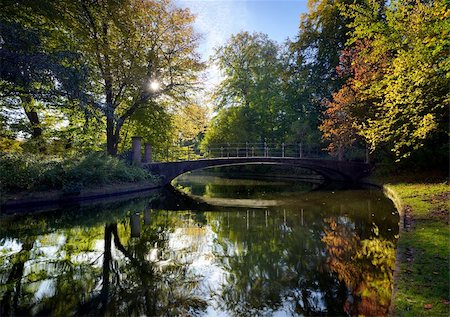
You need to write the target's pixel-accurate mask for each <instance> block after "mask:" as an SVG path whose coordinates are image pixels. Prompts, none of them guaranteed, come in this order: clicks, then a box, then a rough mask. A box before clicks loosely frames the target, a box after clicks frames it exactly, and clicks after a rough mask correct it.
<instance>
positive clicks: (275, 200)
mask: <svg viewBox="0 0 450 317" xmlns="http://www.w3.org/2000/svg"><path fill="white" fill-rule="evenodd" d="M202 179H203V181H202ZM177 186H179V187H180V188H182V189H183V190H184V191H185V192H188V193H189V194H190V195H191V196H186V195H180V194H179V193H177V192H175V191H171V190H168V191H166V192H155V193H153V194H151V195H149V196H148V197H146V198H145V199H138V200H133V201H129V202H126V203H120V204H112V205H111V204H110V205H98V206H93V207H89V208H75V207H74V208H71V209H65V210H62V211H55V212H53V213H46V214H42V215H37V216H27V217H20V218H10V217H9V218H3V219H1V220H0V221H1V226H0V237H1V238H0V280H1V286H0V300H1V312H0V315H1V316H8V315H60V316H67V315H139V316H142V315H147V316H154V315H156V316H175V315H182V316H186V315H211V316H292V315H314V316H315V315H347V314H349V315H358V314H360V315H366V316H373V315H385V314H386V313H387V309H388V307H389V302H390V296H391V289H392V270H393V266H394V262H395V243H396V235H397V233H398V215H397V214H396V213H395V209H394V206H393V204H392V203H391V202H390V201H389V200H388V199H386V198H385V197H384V196H383V194H382V193H381V192H379V191H377V190H334V191H320V190H318V191H311V190H313V189H317V188H318V187H319V186H318V184H317V183H298V182H296V183H293V182H287V181H280V180H276V181H274V182H269V181H267V180H243V179H235V180H230V179H223V178H220V177H217V176H216V177H214V178H200V177H196V176H195V175H191V176H189V177H185V178H182V179H179V180H178V184H177ZM227 201H228V203H227ZM252 204H253V205H252ZM255 206H256V207H257V208H255Z"/></svg>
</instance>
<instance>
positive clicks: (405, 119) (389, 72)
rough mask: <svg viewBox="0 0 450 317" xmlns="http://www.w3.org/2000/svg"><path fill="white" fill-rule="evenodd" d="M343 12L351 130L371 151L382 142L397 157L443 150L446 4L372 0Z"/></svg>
mask: <svg viewBox="0 0 450 317" xmlns="http://www.w3.org/2000/svg"><path fill="white" fill-rule="evenodd" d="M343 12H344V14H345V15H346V16H347V17H349V18H351V19H352V20H353V22H352V23H351V24H350V25H349V26H351V28H352V33H351V40H350V41H349V45H350V46H349V48H350V49H353V50H354V58H353V61H352V67H351V69H352V71H351V72H350V75H351V78H350V79H349V81H348V82H347V84H348V85H349V86H350V87H352V89H353V91H354V92H355V102H353V103H352V104H351V105H350V104H348V106H349V108H350V110H351V112H352V113H353V117H354V118H355V119H356V123H357V124H356V126H357V133H358V134H359V135H361V136H362V137H364V139H365V140H366V141H367V142H368V143H369V144H370V147H371V150H372V151H374V150H380V149H383V148H386V149H388V150H389V151H390V152H391V153H392V154H393V155H394V157H395V159H396V160H401V159H404V158H407V157H409V156H410V155H411V154H413V153H414V152H417V151H418V150H419V149H421V148H425V149H426V148H427V147H431V146H432V147H433V148H434V150H436V149H441V150H440V151H441V154H439V156H447V157H448V153H444V152H447V151H445V149H444V150H442V148H443V147H444V148H445V146H447V148H448V118H449V113H448V107H447V106H446V105H448V102H449V101H450V93H449V90H448V87H449V85H450V76H449V72H450V58H449V55H448V49H449V47H450V40H449V36H448V35H449V34H448V32H449V31H448V27H447V19H446V17H448V15H449V14H450V13H449V9H448V6H447V5H446V4H445V3H444V1H434V2H432V3H422V2H419V1H417V2H411V1H402V0H399V1H394V2H391V3H390V4H389V5H385V4H384V2H377V1H375V2H363V3H361V4H352V5H348V6H347V7H346V8H345V10H344V11H343ZM361 43H363V45H361ZM360 70H363V71H362V72H361V71H360ZM335 97H336V96H335ZM334 102H336V98H335V100H334Z"/></svg>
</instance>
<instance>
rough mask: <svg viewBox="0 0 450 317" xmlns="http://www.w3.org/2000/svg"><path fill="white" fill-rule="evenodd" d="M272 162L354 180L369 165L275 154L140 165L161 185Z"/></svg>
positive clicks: (368, 168)
mask: <svg viewBox="0 0 450 317" xmlns="http://www.w3.org/2000/svg"><path fill="white" fill-rule="evenodd" d="M247 164H272V165H291V166H298V167H302V168H306V169H310V170H313V171H315V172H316V173H318V174H320V175H322V176H323V177H324V178H325V179H327V180H333V181H344V182H357V181H358V180H360V179H361V178H364V177H366V176H368V175H369V174H370V171H371V167H370V165H369V164H366V163H361V162H346V161H332V160H320V159H301V158H276V157H236V158H214V159H200V160H192V161H178V162H163V163H149V164H146V165H145V166H144V167H145V168H146V169H147V170H149V171H150V172H152V173H153V174H156V175H160V176H161V177H162V183H163V185H166V184H169V183H170V182H171V181H172V180H173V179H175V178H176V177H177V176H179V175H181V174H184V173H186V172H190V171H194V170H199V169H204V168H208V167H221V166H234V165H247Z"/></svg>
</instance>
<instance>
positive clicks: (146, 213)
mask: <svg viewBox="0 0 450 317" xmlns="http://www.w3.org/2000/svg"><path fill="white" fill-rule="evenodd" d="M150 212H151V211H150V210H146V211H144V224H146V225H149V224H151V222H152V219H151V215H150Z"/></svg>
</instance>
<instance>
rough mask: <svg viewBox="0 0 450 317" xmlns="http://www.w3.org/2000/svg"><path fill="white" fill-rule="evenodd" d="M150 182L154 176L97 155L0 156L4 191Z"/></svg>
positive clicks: (71, 190)
mask: <svg viewBox="0 0 450 317" xmlns="http://www.w3.org/2000/svg"><path fill="white" fill-rule="evenodd" d="M150 179H154V177H153V176H151V175H150V174H149V173H148V172H146V171H145V170H143V169H141V168H139V167H136V166H130V165H127V164H126V163H125V162H124V161H121V160H119V159H117V158H114V157H110V156H108V155H106V154H100V153H90V154H87V155H83V156H72V157H69V158H66V159H61V158H56V157H45V156H42V155H31V154H1V155H0V184H1V187H2V188H1V189H2V191H5V192H17V191H26V190H49V189H59V190H60V189H62V190H64V191H65V192H67V193H77V192H79V191H80V190H81V189H83V188H88V187H92V186H99V185H104V184H110V183H116V182H136V181H143V180H150Z"/></svg>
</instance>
